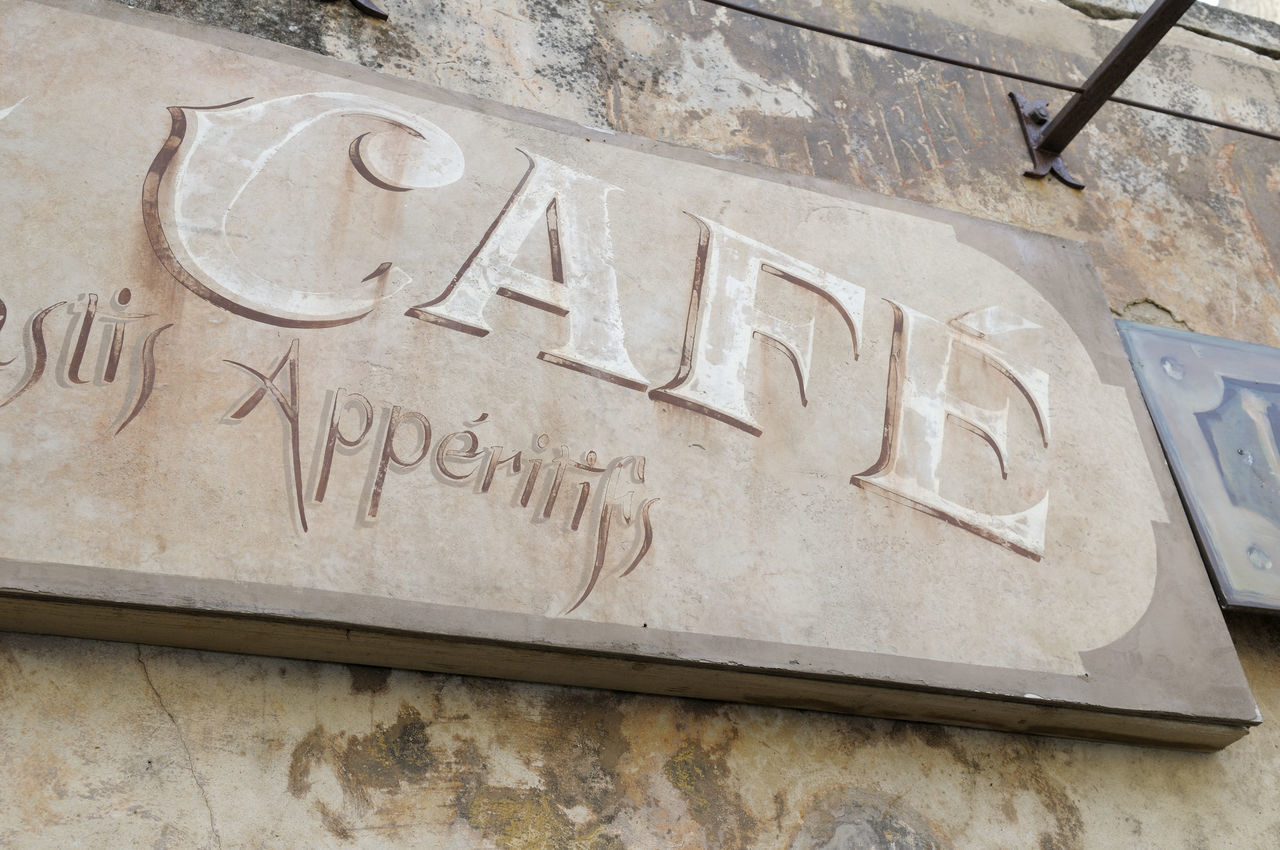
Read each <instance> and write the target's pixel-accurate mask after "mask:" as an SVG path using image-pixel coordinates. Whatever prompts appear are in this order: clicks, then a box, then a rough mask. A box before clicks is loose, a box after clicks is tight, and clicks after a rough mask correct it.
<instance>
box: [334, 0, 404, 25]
mask: <svg viewBox="0 0 1280 850" xmlns="http://www.w3.org/2000/svg"><path fill="white" fill-rule="evenodd" d="M324 2H328V0H324ZM351 5H352V6H355V7H356V8H357V9H359V10H360V12H361V14H364V15H368V16H369V17H371V18H377V19H378V20H380V21H385V20H386V19H387V18H388V17H389V16H388V15H387V13H386V12H385V11H383V9H382V8H381V7H380V6H377V5H375V4H374V3H373V2H372V0H351Z"/></svg>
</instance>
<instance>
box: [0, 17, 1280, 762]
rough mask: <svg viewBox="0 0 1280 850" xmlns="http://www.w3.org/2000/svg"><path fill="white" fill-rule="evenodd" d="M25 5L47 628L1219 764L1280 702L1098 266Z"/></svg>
mask: <svg viewBox="0 0 1280 850" xmlns="http://www.w3.org/2000/svg"><path fill="white" fill-rule="evenodd" d="M0 9H2V10H3V14H4V16H5V20H6V27H5V28H4V31H3V32H2V33H0V55H2V56H3V57H4V63H3V67H4V71H3V80H2V84H0V108H3V110H4V112H3V118H2V119H0V171H2V172H3V174H4V178H3V181H2V182H0V186H2V187H3V188H2V189H0V191H3V193H4V202H3V204H0V226H2V227H3V232H4V234H5V238H4V242H3V246H2V247H0V251H3V269H4V277H3V280H0V298H2V299H3V301H4V313H3V320H4V325H3V326H2V327H0V363H3V366H0V434H2V435H3V437H2V442H0V457H2V458H3V465H4V466H3V468H4V473H3V474H4V487H3V488H2V490H0V505H2V506H3V516H4V517H5V522H4V524H3V527H2V528H0V558H2V560H0V588H2V589H3V591H2V592H3V597H2V599H3V605H2V607H0V612H2V617H3V619H2V620H0V623H3V624H4V625H5V626H6V627H8V628H13V629H21V630H30V631H43V632H57V633H63V634H73V635H88V636H94V637H103V638H109V639H119V640H138V641H153V642H161V643H171V644H177V645H183V646H198V647H205V648H213V649H230V650H235V651H247V652H261V653H270V654H281V655H297V656H302V657H312V658H321V659H334V660H343V661H356V662H360V663H365V664H383V665H387V666H405V667H414V668H420V669H426V670H440V671H450V672H462V673H472V674H479V675H495V676H507V677H515V678H526V679H533V680H538V681H549V682H563V683H571V684H581V685H590V686H603V687H610V688H621V689H629V690H639V691H650V692H656V693H668V694H681V695H693V696H703V697H709V698H716V699H734V700H745V701H754V702H764V703H773V704H779V705H792V706H801V707H809V708H822V709H830V710H837V711H849V712H859V713H868V714H879V715H884V716H894V717H908V718H915V719H922V720H934V721H940V722H947V723H962V724H969V725H979V726H988V727H993V728H1004V729H1017V730H1024V731H1040V732H1047V733H1052V734H1068V735H1080V736H1086V737H1102V738H1113V739H1118V740H1132V741H1144V742H1159V743H1168V744H1173V745H1180V746H1192V747H1216V746H1222V745H1223V744H1225V743H1227V742H1229V741H1230V740H1233V739H1234V738H1236V737H1238V736H1239V735H1241V734H1243V733H1244V731H1245V730H1246V728H1247V727H1248V726H1249V725H1251V724H1253V723H1255V722H1256V720H1257V715H1256V709H1255V707H1254V703H1253V701H1252V698H1251V696H1250V694H1249V692H1248V688H1247V685H1246V683H1245V681H1244V679H1243V676H1242V674H1241V671H1240V668H1239V665H1238V663H1237V661H1236V659H1235V656H1234V653H1233V650H1232V647H1231V642H1230V639H1229V636H1228V635H1227V633H1226V630H1225V627H1224V625H1223V623H1222V620H1221V615H1220V613H1219V611H1218V610H1217V607H1216V606H1215V605H1214V603H1213V598H1212V592H1211V589H1210V588H1209V586H1208V584H1207V581H1206V580H1205V577H1204V574H1203V571H1202V570H1201V569H1200V568H1199V562H1198V558H1197V554H1196V550H1195V544H1194V541H1193V540H1192V538H1191V536H1190V533H1189V530H1188V529H1187V527H1186V524H1185V521H1184V520H1183V517H1182V515H1181V511H1180V509H1179V507H1178V503H1177V496H1176V493H1175V491H1174V489H1173V487H1172V484H1171V482H1170V481H1169V479H1168V475H1167V472H1166V471H1165V470H1164V469H1163V467H1162V466H1161V465H1160V456H1159V447H1158V443H1157V441H1156V439H1155V437H1154V434H1153V433H1152V431H1151V427H1150V422H1149V421H1148V420H1147V418H1146V414H1145V412H1144V411H1143V410H1142V407H1141V404H1142V402H1141V398H1140V396H1139V395H1138V393H1137V389H1136V387H1135V385H1134V383H1133V376H1132V374H1131V373H1130V370H1129V368H1128V364H1127V361H1126V360H1125V358H1124V355H1123V352H1122V351H1121V349H1120V346H1119V344H1118V340H1117V338H1116V334H1115V330H1114V328H1113V327H1112V325H1111V323H1110V321H1109V319H1108V314H1107V310H1106V308H1105V305H1104V303H1103V301H1102V299H1101V295H1100V291H1099V289H1098V286H1097V283H1096V280H1095V278H1094V274H1093V271H1092V268H1091V266H1090V265H1089V262H1088V258H1087V256H1086V255H1085V254H1084V252H1083V251H1082V250H1081V249H1080V248H1079V247H1078V246H1076V245H1073V244H1067V243H1064V242H1063V241H1062V240H1060V239H1056V238H1050V237H1046V236H1043V235H1037V234H1032V233H1027V232H1023V231H1018V230H1014V229H1011V228H1008V227H1003V226H997V225H994V224H991V223H987V222H982V221H977V220H974V219H970V218H966V217H963V216H959V215H954V214H948V213H943V212H940V211H936V210H931V209H928V208H924V207H920V206H914V205H909V204H905V203H901V202H893V201H890V200H887V199H885V198H880V197H876V196H872V195H867V194H863V193H858V192H855V191H852V190H848V189H846V188H843V187H840V186H836V185H832V184H826V183H821V182H818V181H810V180H804V179H800V178H796V177H793V176H789V175H784V174H779V173H774V172H770V171H766V170H762V169H755V168H749V167H745V166H741V165H735V164H731V163H727V162H724V161H721V160H716V159H713V158H711V157H707V156H704V155H702V154H699V153H697V152H695V151H687V150H678V149H673V148H670V147H666V146H662V145H659V144H657V143H654V142H650V141H646V140H642V139H634V138H625V137H620V136H615V135H612V134H610V133H608V132H604V131H600V130H592V129H587V128H582V127H579V126H576V125H573V124H569V123H566V122H562V121H557V120H555V119H550V118H546V117H542V116H536V115H531V114H528V113H524V112H520V111H516V110H512V109H508V108H504V107H500V106H497V105H495V104H491V103H485V102H482V101H477V100H473V99H468V98H464V97H461V96H457V95H452V94H449V93H446V92H440V91H435V90H431V89H427V88H423V87H421V86H417V85H411V84H407V83H403V82H396V81H391V80H387V79H384V78H381V77H378V76H376V75H374V74H371V73H365V72H362V71H359V70H358V69H353V68H350V67H347V66H342V65H338V64H335V63H331V62H329V61H327V60H322V59H319V58H316V57H312V56H308V55H304V54H301V53H298V52H294V51H289V50H287V49H284V48H280V47H277V46H274V45H268V44H264V43H260V42H257V41H254V40H252V39H248V38H244V37H240V36H233V35H231V34H227V33H220V32H210V31H205V30H200V29H196V28H189V27H186V26H181V25H178V24H175V23H173V22H168V21H164V20H163V19H157V18H152V17H146V16H142V15H140V14H137V13H133V12H131V11H130V10H128V9H125V8H123V7H119V6H114V5H106V6H80V5H76V6H59V5H49V4H36V3H31V2H25V0H4V3H3V6H0ZM51 67H56V68H59V69H65V70H63V71H60V72H58V73H51V72H50V68H51ZM104 68H112V69H120V70H116V71H113V73H112V75H111V76H112V77H113V78H115V77H119V76H120V75H123V76H124V78H126V79H129V80H131V81H132V82H131V84H130V85H129V86H128V87H125V88H115V87H112V88H110V89H106V88H101V87H98V86H95V85H93V84H92V81H94V80H97V79H102V78H103V76H104V75H103V73H102V69H104Z"/></svg>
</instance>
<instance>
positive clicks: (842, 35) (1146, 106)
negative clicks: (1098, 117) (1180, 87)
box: [701, 0, 1280, 142]
mask: <svg viewBox="0 0 1280 850" xmlns="http://www.w3.org/2000/svg"><path fill="white" fill-rule="evenodd" d="M701 2H703V3H707V4H710V5H712V6H721V7H723V8H725V9H731V10H733V11H735V12H740V13H742V14H744V15H751V16H752V17H755V18H761V19H763V20H766V21H773V22H774V23H778V24H784V25H786V26H790V27H795V28H796V29H802V30H807V31H809V32H815V33H818V34H820V35H826V36H831V37H832V38H838V39H841V40H843V41H851V42H854V43H855V44H863V45H866V46H867V47H878V48H880V49H881V50H888V51H890V52H892V53H901V54H904V55H906V56H914V57H916V58H918V59H928V60H930V61H933V62H940V63H942V64H943V65H951V66H954V67H956V68H964V69H966V70H969V71H980V72H981V73H984V74H994V75H995V76H998V77H1004V78H1006V79H1009V80H1018V81H1019V82H1023V83H1031V84H1032V85H1037V86H1044V87H1045V88H1050V89H1057V90H1058V91H1069V92H1082V91H1084V86H1076V85H1071V84H1070V83H1061V82H1058V81H1056V80H1046V79H1043V78H1041V77H1034V76H1031V75H1030V74H1021V73H1018V72H1017V71H1009V70H1006V69H1003V68H994V67H992V66H990V65H983V64H981V63H979V62H970V61H968V60H966V59H956V58H955V57H953V56H946V55H943V54H940V53H929V52H927V51H924V50H916V49H915V48H912V47H903V46H901V45H897V44H892V43H891V42H887V41H880V40H878V39H874V38H867V37H866V36H861V35H857V34H856V33H851V32H844V31H843V30H838V29H834V28H832V27H827V26H823V25H822V24H815V23H811V22H809V21H805V20H802V19H800V18H793V17H790V16H788V15H781V14H778V13H777V12H768V11H765V10H763V9H755V8H752V7H751V6H748V5H746V4H744V3H737V2H734V0H701ZM1135 26H1136V25H1135ZM1107 99H1108V100H1109V101H1110V102H1111V103H1118V104H1121V105H1123V106H1130V107H1133V108H1134V109H1143V110H1146V111H1147V112H1155V113H1158V114H1160V115H1168V116H1169V117H1170V118H1180V119H1183V120H1186V121H1195V122H1197V123H1199V124H1208V125H1209V126H1211V127H1219V128H1221V129H1223V130H1231V131H1233V132H1236V133H1244V134H1245V135H1248V136H1257V137H1258V138H1262V139H1270V140H1271V141H1273V142H1280V133H1272V132H1270V131H1268V130H1258V129H1255V128H1253V127H1245V126H1242V125H1240V124H1232V123H1231V122H1229V121H1219V120H1218V119H1216V118H1205V117H1203V116H1200V115H1193V114H1191V113H1189V112H1181V111H1179V110H1177V109H1169V108H1168V107H1164V106H1156V105H1154V104H1151V103H1143V102H1142V101H1140V100H1131V99H1129V98H1127V97H1109V98H1107ZM1059 114H1061V113H1059Z"/></svg>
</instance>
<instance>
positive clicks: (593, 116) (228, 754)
mask: <svg viewBox="0 0 1280 850" xmlns="http://www.w3.org/2000/svg"><path fill="white" fill-rule="evenodd" d="M137 5H140V6H148V5H150V6H153V7H154V8H156V9H158V10H160V11H164V12H168V13H172V14H177V15H179V16H181V17H185V18H187V19H191V20H196V21H202V22H207V23H211V24H213V25H216V26H225V27H230V28H234V29H240V30H242V31H246V32H250V33H254V34H259V35H263V36H266V37H270V38H273V39H276V40H279V41H282V42H285V43H288V44H293V45H294V46H297V47H300V48H303V49H310V50H314V51H318V52H322V53H327V54H330V55H333V56H336V57H338V58H341V59H344V60H348V61H351V62H357V63H361V64H365V65H370V66H373V67H376V68H379V69H381V70H383V71H385V72H387V73H390V74H394V75H398V76H404V77H408V78H412V79H416V80H421V81H423V82H427V83H431V84H434V85H440V86H444V87H447V88H451V89H455V90H460V91H464V92H468V93H472V94H478V95H481V96H484V97H489V98H493V99H497V100H500V101H503V102H507V103H511V104H514V105H517V106H522V107H526V108H530V109H534V110H538V111H542V112H548V113H552V114H556V115H559V116H562V117H566V118H570V119H573V120H577V121H580V122H583V123H586V124H589V125H594V126H601V127H608V128H611V129H614V130H617V131H619V132H627V133H634V134H638V135H643V136H649V137H653V138H657V139H662V140H664V141H669V142H673V143H676V144H682V145H689V146H694V147H699V148H702V149H705V150H709V151H712V152H714V153H717V154H722V155H724V156H726V157H729V158H733V159H740V160H744V161H749V162H756V163H763V164H766V165H771V166H775V167H778V168H781V169H784V170H788V171H793V172H796V173H800V174H806V175H817V176H820V177H825V178H829V179H833V180H838V181H842V182H845V183H849V184H852V185H856V186H860V187H865V188H868V189H871V190H873V191H877V192H881V193H885V194H890V195H896V196H899V197H905V198H911V199H915V200H919V201H923V202H925V203H928V204H931V205H934V206H937V207H941V208H944V209H951V210H958V211H962V212H965V213H969V214H973V215H977V216H980V217H984V218H988V219H993V220H997V221H1002V222H1007V223H1012V224H1015V225H1018V226H1022V227H1026V228H1029V229H1032V230H1037V231H1041V232H1047V233H1051V234H1055V235H1058V236H1061V237H1063V238H1065V239H1071V240H1078V241H1081V242H1084V243H1085V244H1086V245H1087V246H1088V247H1089V249H1090V251H1091V252H1092V255H1093V257H1094V261H1095V263H1096V265H1097V268H1098V272H1099V275H1100V277H1101V279H1102V281H1103V284H1104V287H1105V289H1106V294H1107V297H1108V299H1109V301H1110V304H1111V307H1112V309H1113V311H1114V312H1115V313H1116V314H1117V315H1123V316H1125V317H1129V318H1136V319H1139V320H1146V321H1155V322H1160V323H1167V324H1175V325H1179V326H1184V327H1189V328H1191V329H1193V330H1196V331H1201V332H1206V333H1214V334H1220V335H1226V336H1233V337H1236V338H1240V339H1246V340H1251V341H1254V342H1260V343H1265V344H1271V345H1278V344H1280V309H1278V308H1280V290H1278V289H1277V282H1278V276H1277V273H1276V258H1277V257H1278V256H1280V198H1278V197H1277V195H1276V192H1275V191H1274V189H1275V187H1276V186H1277V185H1278V184H1280V165H1277V164H1276V163H1278V162H1280V157H1277V152H1278V151H1280V143H1276V142H1270V141H1265V140H1260V139H1254V138H1249V137H1246V136H1242V135H1239V134H1234V133H1231V132H1229V131H1223V130H1216V129H1210V128H1207V127H1205V126H1203V125H1199V124H1195V123H1192V122H1188V121H1185V120H1180V119H1174V118H1168V117H1162V116H1157V115H1153V114H1151V113H1144V112H1140V111H1135V110H1132V109H1129V108H1125V107H1116V106H1112V107H1108V108H1106V109H1104V110H1103V112H1102V113H1101V114H1100V116H1099V118H1098V120H1097V122H1096V123H1095V124H1094V125H1093V126H1092V127H1091V128H1090V129H1089V130H1088V131H1086V133H1085V134H1084V135H1083V136H1082V138H1081V139H1080V140H1079V141H1078V142H1077V143H1076V145H1075V146H1073V148H1072V149H1071V150H1070V151H1069V154H1068V162H1069V164H1070V166H1071V167H1072V169H1073V170H1074V171H1076V172H1077V173H1078V176H1081V177H1082V178H1083V179H1084V180H1085V181H1086V182H1087V183H1088V184H1089V188H1088V189H1086V190H1085V191H1084V192H1082V193H1075V192H1072V191H1071V190H1069V189H1066V188H1065V187H1063V186H1061V185H1057V184H1054V183H1035V182H1031V181H1028V180H1026V179H1024V178H1023V177H1021V176H1020V172H1021V169H1022V168H1023V167H1024V165H1025V151H1024V149H1023V147H1022V141H1021V138H1020V135H1019V131H1018V129H1017V128H1016V126H1015V125H1014V124H1013V122H1012V111H1011V109H1010V108H1009V106H1008V104H1007V101H1006V99H1005V91H1006V90H1007V89H1008V88H1009V84H1008V83H1007V82H1006V81H1003V80H1001V79H1000V78H999V77H998V76H995V75H992V74H977V73H975V72H969V71H961V70H957V69H951V68H947V67H944V66H940V65H936V64H932V63H928V62H925V61H922V60H916V59H910V58H906V57H901V56H895V55H892V54H889V53H885V52H882V51H874V50H868V49H866V48H862V47H858V46H856V45H852V44H848V43H846V42H842V41H838V40H836V39H832V38H829V37H825V36H819V35H813V34H809V33H805V32H801V31H796V30H792V29H788V28H786V27H782V26H779V25H777V24H772V23H768V22H763V21H759V20H754V19H749V18H743V17H741V16H739V15H736V14H733V13H729V12H725V11H718V10H716V9H715V8H713V7H710V6H708V5H706V4H704V3H701V2H699V1H698V0H657V2H642V1H641V0H618V2H571V3H555V2H516V0H512V1H511V2H495V3H484V4H478V3H445V2H440V0H436V1H435V2H422V3H413V4H411V3H407V2H406V3H402V4H399V5H392V4H390V3H388V9H389V11H390V12H391V14H392V18H391V21H390V23H388V24H380V23H377V22H374V21H372V20H370V19H366V18H362V17H360V16H359V15H358V14H357V13H356V12H355V11H354V9H352V8H351V7H349V6H347V5H346V4H319V3H314V2H308V0H288V1H287V2H280V3H274V4H269V5H267V4H262V5H259V6H244V5H242V4H232V3H222V4H212V3H197V2H160V0H156V2H153V3H150V4H147V3H139V4H137ZM774 5H775V6H777V7H779V8H786V9H787V10H789V11H790V12H792V13H794V14H797V15H803V16H806V17H808V18H810V19H812V20H820V21H823V22H826V23H829V24H833V25H838V26H841V27H844V28H846V29H849V30H853V31H857V32H862V33H864V34H867V35H871V36H874V37H878V38H884V39H886V40H892V41H899V42H906V43H910V44H912V45H913V46H916V47H921V48H926V49H931V50H937V51H940V52H947V53H952V54H959V55H963V56H965V58H968V59H978V60H979V61H982V62H985V63H989V64H991V65H993V66H997V67H1002V68H1009V69H1013V68H1017V69H1018V70H1021V71H1023V72H1026V73H1034V74H1038V75H1040V76H1044V77H1049V78H1054V79H1060V80H1079V79H1082V78H1083V77H1084V76H1085V75H1086V74H1087V73H1088V71H1089V70H1090V69H1091V68H1092V67H1093V64H1094V63H1096V62H1097V61H1098V59H1099V58H1100V57H1101V56H1102V55H1103V54H1105V52H1106V50H1107V49H1108V48H1109V47H1110V45H1111V44H1112V43H1114V41H1115V40H1116V39H1117V38H1118V37H1119V35H1120V34H1121V33H1122V32H1123V31H1124V29H1125V28H1126V27H1127V26H1128V25H1129V24H1128V22H1127V21H1107V20H1099V19H1098V18H1096V17H1090V16H1088V15H1086V14H1083V13H1081V12H1078V11H1075V10H1073V9H1071V8H1068V7H1067V6H1065V5H1061V4H1058V3H1056V2H1048V0H1044V1H1043V2H1027V1H1026V0H1017V2H1014V0H995V2H990V3H988V2H983V3H977V2H975V3H972V4H964V3H957V4H949V5H947V6H945V7H944V6H939V5H938V4H932V3H926V2H922V0H921V1H920V2H912V0H900V2H897V3H885V4H865V3H847V2H818V3H810V2H791V3H779V4H774ZM1237 40H1239V39H1237ZM1264 52H1265V51H1264ZM1278 79H1280V78H1278V77H1277V75H1276V60H1274V59H1271V58H1268V57H1267V56H1265V55H1262V54H1261V53H1259V52H1258V51H1257V50H1253V49H1249V48H1248V47H1247V46H1241V45H1240V44H1236V43H1232V42H1231V41H1229V40H1224V39H1222V38H1210V37H1206V36H1203V35H1198V34H1194V33H1191V32H1187V31H1183V30H1178V31H1175V32H1174V33H1172V34H1171V35H1170V36H1169V38H1168V39H1167V42H1166V44H1165V45H1164V46H1162V48H1161V49H1160V50H1159V51H1157V53H1156V54H1155V55H1154V56H1153V57H1152V59H1151V60H1150V62H1149V63H1148V64H1147V65H1146V66H1144V67H1143V69H1141V70H1140V71H1139V73H1138V74H1137V75H1136V76H1135V78H1134V80H1133V81H1131V83H1130V84H1129V86H1128V87H1127V89H1126V92H1125V93H1126V94H1128V95H1129V96H1130V97H1134V98H1138V99H1144V100H1150V101H1153V102H1159V103H1162V104H1166V105H1172V106H1174V107H1175V108H1178V109H1184V110H1189V111H1193V112H1197V113H1200V114H1205V115H1212V116H1214V117H1217V118H1221V119H1225V120H1231V121H1236V122H1240V123H1246V124H1251V125H1254V126H1267V127H1271V128H1273V129H1275V128H1280V106H1278V104H1280V98H1278V97H1277V94H1280V92H1278V91H1277V80H1278ZM1018 88H1019V89H1020V90H1023V91H1025V92H1026V93H1028V94H1036V95H1041V96H1044V95H1048V99H1050V100H1051V101H1053V102H1054V103H1055V104H1060V103H1061V102H1062V100H1063V99H1064V98H1063V97H1062V95H1061V94H1060V93H1052V94H1051V93H1048V92H1039V91H1035V90H1030V87H1024V86H1021V85H1018ZM1115 560H1116V568H1117V569H1123V568H1124V563H1125V558H1124V553H1123V552H1117V553H1116V559H1115ZM0 625H3V624H0ZM1230 626H1231V628H1232V633H1233V635H1234V637H1235V639H1236V641H1237V644H1238V648H1239V650H1240V653H1241V657H1242V661H1243V663H1244V666H1245V671H1246V673H1247V674H1248V676H1249V678H1250V681H1251V684H1252V686H1253V688H1254V692H1255V695H1256V697H1257V699H1258V703H1259V706H1260V708H1261V710H1262V713H1263V717H1264V725H1263V726H1262V727H1260V728H1259V729H1257V730H1255V731H1254V732H1253V733H1251V734H1250V735H1249V736H1248V737H1247V738H1246V739H1244V740H1242V741H1240V742H1238V743H1237V744H1234V745H1233V746H1231V747H1230V748H1228V749H1227V750H1225V751H1223V752H1221V753H1217V754H1212V755H1200V754H1186V753H1174V752H1163V751H1155V750H1140V749H1136V748H1131V747H1124V746H1119V745H1097V744H1084V743H1076V742H1064V741H1058V740H1052V739H1046V738H1036V737H1021V736H1013V735H1006V734H998V733H988V732H975V731H966V730H959V729H949V728H941V727H931V726H926V725H913V724H902V723H892V722H888V721H880V720H868V719H862V718H847V717H836V716H831V715H822V714H812V713H802V712H792V711H784V710H775V709H763V708H752V707H745V706H738V705H723V704H714V703H705V702H694V701H680V700H671V699H659V698H653V697H639V696H626V695H616V694H610V693H595V692H588V691H580V690H570V689H557V688H549V687H538V686H530V685H518V684H509V683H502V682H493V681H483V680H467V679H459V678H453V677H444V676H431V675H423V674H416V673H403V672H394V673H388V672H387V671H381V670H371V669H363V668H346V667H341V666H334V665H322V664H313V663H303V662H296V661H287V660H279V659H269V658H253V657H242V656H226V655H217V654H201V653H194V652H186V651H177V650H168V649H163V648H154V647H136V646H131V645H120V644H106V643H93V642H86V641H73V640H66V639H58V638H42V637H34V636H21V635H5V636H4V637H3V638H2V639H0V717H3V718H4V722H3V723H2V724H0V760H2V762H3V764H5V766H6V768H7V769H6V771H5V775H4V778H3V779H0V845H6V846H16V847H59V846H68V845H71V844H73V843H75V842H77V841H79V842H83V843H84V844H85V845H90V846H155V847H174V848H179V847H193V846H207V847H227V848H230V847H254V846H261V847H268V846H334V847H340V846H388V847H391V846H395V847H404V846H417V847H474V846H481V847H483V846H494V847H583V848H586V847H594V848H605V847H623V846H625V847H629V848H650V847H652V848H665V847H689V848H694V847H762V848H763V847H789V846H796V847H823V846H832V847H834V846H882V847H897V848H908V847H909V848H915V847H931V846H935V847H1009V848H1018V847H1027V846H1040V847H1046V848H1048V847H1059V848H1065V847H1215V848H1216V847H1268V846H1275V845H1276V843H1277V842H1280V815H1277V814H1276V812H1275V810H1274V806H1273V805H1272V803H1271V801H1273V800H1274V799H1276V797H1277V792H1278V791H1280V788H1278V787H1277V786H1278V785H1280V777H1278V772H1277V767H1276V765H1277V760H1276V753H1277V752H1278V751H1280V733H1278V732H1277V731H1276V726H1275V724H1274V723H1273V722H1272V720H1271V719H1272V717H1273V716H1274V714H1275V712H1276V710H1277V709H1278V708H1280V676H1278V675H1277V673H1276V672H1275V671H1276V668H1277V664H1276V662H1277V661H1278V660H1280V640H1278V639H1277V638H1278V636H1280V631H1278V628H1280V627H1278V626H1277V624H1276V623H1275V622H1273V621H1271V620H1267V619H1264V618H1253V617H1232V618H1231V619H1230ZM840 841H844V842H846V843H845V844H843V845H842V844H840V843H839V842H840Z"/></svg>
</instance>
